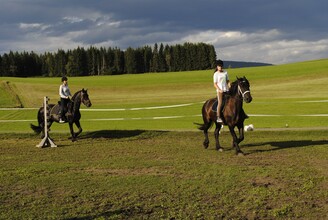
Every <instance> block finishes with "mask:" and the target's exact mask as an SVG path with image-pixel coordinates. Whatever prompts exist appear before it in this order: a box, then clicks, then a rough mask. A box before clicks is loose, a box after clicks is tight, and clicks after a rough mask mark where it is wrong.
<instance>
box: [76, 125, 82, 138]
mask: <svg viewBox="0 0 328 220" xmlns="http://www.w3.org/2000/svg"><path fill="white" fill-rule="evenodd" d="M75 125H76V127H77V128H78V129H79V131H78V132H76V133H75V137H77V136H79V134H81V132H82V130H83V129H82V127H81V124H80V121H76V122H75Z"/></svg>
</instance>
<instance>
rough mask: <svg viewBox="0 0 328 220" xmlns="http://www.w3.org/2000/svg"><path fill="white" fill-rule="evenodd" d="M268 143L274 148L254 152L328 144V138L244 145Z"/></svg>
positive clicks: (258, 144) (255, 145)
mask: <svg viewBox="0 0 328 220" xmlns="http://www.w3.org/2000/svg"><path fill="white" fill-rule="evenodd" d="M266 145H269V146H271V147H273V148H270V149H257V150H253V152H265V151H274V150H281V149H287V148H298V147H309V146H313V147H314V146H321V145H328V141H327V140H321V141H313V140H298V141H269V142H262V143H254V144H245V145H243V147H257V146H266Z"/></svg>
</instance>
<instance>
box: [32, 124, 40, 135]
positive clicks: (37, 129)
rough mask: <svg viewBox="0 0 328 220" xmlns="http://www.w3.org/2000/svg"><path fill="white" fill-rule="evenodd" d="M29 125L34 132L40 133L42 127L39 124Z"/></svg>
mask: <svg viewBox="0 0 328 220" xmlns="http://www.w3.org/2000/svg"><path fill="white" fill-rule="evenodd" d="M30 127H31V128H32V130H33V131H34V132H35V133H36V134H40V133H41V131H42V128H41V126H40V125H39V126H36V125H34V124H30Z"/></svg>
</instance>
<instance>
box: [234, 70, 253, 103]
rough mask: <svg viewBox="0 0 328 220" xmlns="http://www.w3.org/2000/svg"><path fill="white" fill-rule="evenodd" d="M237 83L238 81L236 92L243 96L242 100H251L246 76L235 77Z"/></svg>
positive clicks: (248, 101) (247, 101)
mask: <svg viewBox="0 0 328 220" xmlns="http://www.w3.org/2000/svg"><path fill="white" fill-rule="evenodd" d="M237 83H238V93H239V94H240V95H241V96H242V97H243V99H244V101H245V102H246V103H250V102H251V101H252V99H253V98H252V95H251V90H250V84H249V82H248V80H247V79H246V77H245V76H244V77H242V78H238V77H237Z"/></svg>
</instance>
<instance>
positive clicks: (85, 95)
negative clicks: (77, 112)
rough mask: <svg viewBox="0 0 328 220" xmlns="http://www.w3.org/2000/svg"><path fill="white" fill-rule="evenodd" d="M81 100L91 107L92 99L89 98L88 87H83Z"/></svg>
mask: <svg viewBox="0 0 328 220" xmlns="http://www.w3.org/2000/svg"><path fill="white" fill-rule="evenodd" d="M81 101H82V103H83V104H84V105H85V106H87V107H91V105H92V104H91V101H90V99H89V95H88V90H87V89H84V88H83V89H82V90H81Z"/></svg>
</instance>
